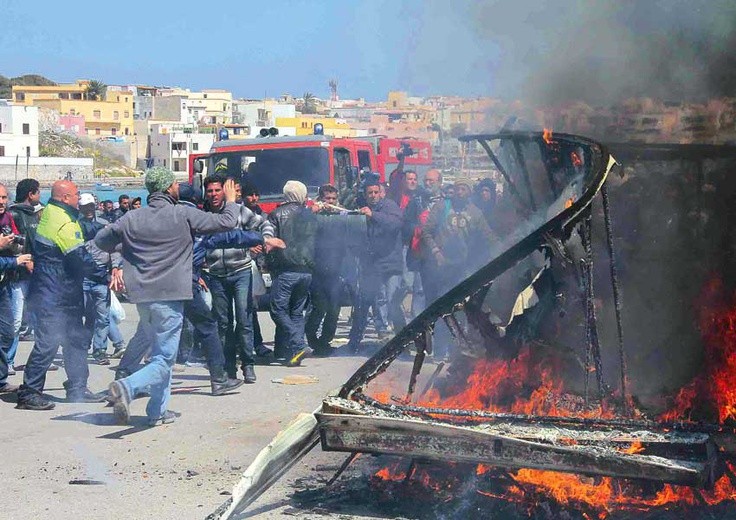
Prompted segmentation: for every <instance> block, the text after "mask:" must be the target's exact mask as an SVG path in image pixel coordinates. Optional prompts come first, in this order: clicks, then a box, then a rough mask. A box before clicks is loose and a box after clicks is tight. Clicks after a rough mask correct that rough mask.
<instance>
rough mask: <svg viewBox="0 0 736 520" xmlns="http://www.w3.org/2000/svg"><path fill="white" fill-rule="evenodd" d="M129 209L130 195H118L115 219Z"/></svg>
mask: <svg viewBox="0 0 736 520" xmlns="http://www.w3.org/2000/svg"><path fill="white" fill-rule="evenodd" d="M129 210H130V196H129V195H126V194H125V193H123V194H122V195H120V196H119V197H118V209H116V210H115V217H114V218H115V220H117V219H119V218H122V217H123V215H125V214H126V213H127V212H128V211H129Z"/></svg>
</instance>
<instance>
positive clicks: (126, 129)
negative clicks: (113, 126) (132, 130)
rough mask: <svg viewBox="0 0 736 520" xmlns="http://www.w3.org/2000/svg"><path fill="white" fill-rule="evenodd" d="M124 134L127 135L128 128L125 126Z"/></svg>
mask: <svg viewBox="0 0 736 520" xmlns="http://www.w3.org/2000/svg"><path fill="white" fill-rule="evenodd" d="M125 135H129V134H128V128H127V127H126V128H125Z"/></svg>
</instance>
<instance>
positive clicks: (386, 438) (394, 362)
mask: <svg viewBox="0 0 736 520" xmlns="http://www.w3.org/2000/svg"><path fill="white" fill-rule="evenodd" d="M461 140H462V141H464V142H466V143H468V145H469V146H470V145H472V146H479V147H481V148H482V149H483V150H484V151H485V152H486V153H487V154H488V156H489V158H490V160H491V162H492V163H493V166H494V168H495V169H496V170H497V172H498V174H499V175H500V176H501V178H502V180H503V189H504V195H505V196H504V197H503V198H502V201H501V203H500V204H499V208H498V215H499V216H498V218H497V222H496V224H495V227H494V229H493V231H494V232H495V233H496V235H497V236H498V237H500V238H499V239H498V241H497V242H496V243H495V244H493V245H492V248H491V250H490V251H489V252H488V256H487V257H484V259H483V260H482V261H478V264H479V265H477V266H473V269H474V272H473V274H471V275H470V276H469V277H467V278H466V279H465V280H463V281H462V282H461V283H459V284H458V285H456V286H455V287H453V288H452V289H450V290H449V291H448V292H446V293H445V294H444V295H443V296H441V297H440V298H438V299H437V300H435V301H434V302H433V303H431V304H430V305H428V306H427V308H426V309H425V310H424V311H423V312H422V313H421V314H420V315H418V316H417V317H416V318H415V319H414V320H413V321H412V322H411V323H409V324H408V325H407V326H406V327H404V328H403V329H402V330H400V331H398V332H397V333H396V335H395V336H394V337H393V338H392V339H391V340H390V341H389V342H388V343H387V344H386V345H385V346H384V347H383V348H381V349H380V350H379V351H378V352H377V353H376V354H375V355H373V356H372V357H371V358H370V359H368V360H367V362H366V363H365V364H364V365H363V366H362V367H361V368H359V369H358V370H357V371H356V372H355V374H353V376H352V377H350V379H349V380H348V381H347V382H346V383H345V384H344V385H343V386H342V387H341V388H340V389H339V391H338V392H336V394H335V395H331V396H329V397H327V398H325V400H324V401H323V403H322V405H321V406H320V407H319V408H318V409H317V410H315V412H314V413H312V414H304V415H303V416H300V418H299V419H297V421H295V422H294V423H293V425H292V426H291V427H289V428H287V429H286V430H284V431H283V432H281V434H280V435H279V436H278V437H277V438H276V439H274V441H273V442H272V443H271V444H270V445H269V446H268V447H266V448H265V449H264V450H263V451H262V452H261V454H260V455H259V456H258V458H257V459H256V461H254V463H253V464H252V465H251V466H250V467H249V468H248V470H246V472H245V473H244V475H243V479H242V480H241V482H240V483H238V484H237V485H236V487H235V488H234V491H233V497H232V498H231V499H230V500H228V502H226V503H225V504H223V505H222V506H221V508H219V509H218V511H216V512H215V513H213V514H212V515H210V517H208V518H231V517H232V515H235V514H237V513H239V512H242V511H243V510H244V509H245V508H246V507H247V506H248V505H249V504H250V503H252V502H253V501H254V500H255V499H256V498H257V497H258V496H259V495H260V494H261V493H263V492H264V491H265V490H266V489H267V488H268V487H269V486H270V485H271V484H272V483H273V482H275V481H276V480H277V479H278V478H280V477H281V476H282V475H283V474H284V473H285V472H286V471H288V469H289V468H290V467H291V466H292V465H293V464H295V463H296V462H297V461H298V460H299V459H300V458H301V457H302V456H304V455H305V454H306V453H307V452H309V451H310V450H311V449H312V448H314V447H315V446H316V445H317V444H321V447H322V449H323V450H324V451H336V452H346V453H349V454H350V455H349V456H348V458H347V459H346V460H345V463H344V464H343V465H342V466H341V467H340V469H339V470H338V471H337V473H336V474H335V476H334V477H333V479H332V481H334V480H335V479H337V478H338V477H339V476H340V474H341V473H342V471H344V470H345V468H347V467H348V465H350V464H351V463H352V462H353V461H354V460H355V458H356V457H357V455H358V454H360V453H372V454H388V455H398V456H401V457H404V458H405V459H406V460H408V461H409V468H408V469H407V470H406V472H405V473H403V474H402V475H404V477H403V478H406V479H409V478H411V475H412V474H413V472H414V470H415V466H416V464H419V463H422V464H433V463H436V464H442V463H448V462H449V463H457V464H465V465H471V466H470V467H474V468H475V472H474V473H476V474H478V475H480V474H488V475H490V476H492V477H493V478H496V479H500V480H502V481H508V484H507V485H506V488H505V491H504V492H503V493H501V494H500V495H499V494H498V493H497V492H495V491H494V494H491V495H490V496H501V495H503V496H504V497H507V498H513V497H514V496H515V495H516V497H517V498H519V497H521V496H528V495H529V489H530V488H533V489H534V490H535V492H541V491H539V490H542V491H543V490H544V489H545V482H546V481H547V480H549V479H552V480H557V481H559V480H560V479H563V478H568V477H567V476H565V474H569V478H571V479H579V478H585V476H592V477H594V478H596V479H598V480H597V483H596V486H597V488H598V489H597V491H596V493H600V489H601V488H605V489H606V490H607V491H606V492H607V493H609V495H606V496H607V500H608V501H609V506H611V507H620V508H622V509H627V508H632V509H637V508H638V507H645V506H649V507H651V506H657V505H663V504H667V503H671V502H678V501H684V502H686V503H696V504H698V503H699V504H715V503H718V502H720V501H722V500H724V499H727V498H731V497H732V496H733V494H734V492H733V489H734V488H733V486H734V485H736V476H735V475H734V473H733V470H732V467H731V465H730V457H731V456H732V455H733V454H734V450H736V442H734V441H735V440H736V437H735V436H734V434H735V433H736V429H734V427H735V426H736V423H734V422H733V418H732V417H731V415H730V413H726V412H723V409H724V408H726V407H729V406H732V405H733V403H732V402H731V401H730V400H728V399H725V400H724V399H719V398H718V397H717V396H715V393H717V392H725V391H730V392H732V391H733V390H732V389H731V390H727V389H724V388H720V387H718V388H710V386H709V385H711V386H712V385H713V383H712V382H713V380H714V377H715V376H714V375H713V370H712V371H711V373H710V374H708V373H706V372H703V373H701V374H699V377H696V378H695V379H694V380H693V382H692V383H691V384H690V385H686V386H685V387H683V388H682V389H681V390H680V392H679V393H678V394H677V396H676V398H675V400H674V403H672V402H667V403H666V404H661V403H660V405H659V409H657V410H655V409H656V408H657V407H656V406H655V407H652V406H643V405H642V403H641V402H640V400H639V398H637V397H636V396H634V395H632V392H631V388H630V386H631V378H630V375H629V370H628V362H627V354H628V353H629V352H630V350H627V346H628V345H627V344H626V343H625V340H626V336H624V327H623V319H622V308H623V306H624V302H623V301H622V291H621V287H620V280H619V278H620V274H619V269H620V267H619V266H618V264H617V248H616V247H615V244H616V238H615V237H616V235H615V229H614V227H615V224H616V220H614V219H612V215H611V213H612V212H611V204H610V201H609V194H608V187H607V183H608V182H615V178H616V177H617V176H618V173H617V170H619V171H622V166H621V165H620V164H618V163H617V161H616V159H614V157H613V156H612V155H611V153H610V152H609V149H608V148H607V147H606V146H604V145H602V144H600V143H597V142H595V141H592V140H590V139H587V138H584V137H579V136H574V135H568V134H558V133H554V134H552V133H551V132H549V131H546V130H545V131H544V132H505V133H499V134H483V135H470V136H465V137H463V138H461ZM594 202H595V203H596V204H594ZM599 246H602V249H603V251H602V252H601V251H600V249H601V247H599ZM601 258H605V259H606V260H607V265H606V263H604V264H602V265H603V268H601V267H600V265H601V263H600V262H599V261H598V260H599V259H601ZM594 260H595V261H594ZM481 264H482V265H481ZM594 267H595V268H596V269H595V271H594ZM603 275H605V276H603ZM601 279H604V280H606V281H607V282H608V285H607V287H603V286H602V285H601V283H600V280H601ZM714 283H716V282H714ZM599 293H600V294H604V296H605V297H606V298H607V299H608V300H610V302H609V305H607V306H603V305H601V297H600V296H599ZM603 312H607V313H608V314H609V315H610V316H608V317H607V319H608V322H609V327H608V328H609V329H612V331H613V332H611V331H610V330H609V331H608V332H607V333H605V334H604V333H602V332H601V328H600V321H601V320H600V319H601V314H602V313H603ZM707 319H711V320H713V319H721V320H725V321H723V322H719V323H721V325H722V326H723V327H730V325H729V324H732V323H733V322H734V319H736V318H734V317H730V318H722V317H719V318H714V317H713V316H712V315H709V317H708V318H707ZM719 326H720V325H719ZM440 329H442V331H443V332H444V336H442V337H446V338H448V339H449V340H450V341H451V342H452V343H453V345H454V347H453V348H452V349H451V355H450V356H449V357H448V358H445V359H435V357H434V356H433V350H434V349H433V347H434V342H436V341H438V339H437V338H438V337H440V336H441V335H440V333H439V330H440ZM719 330H720V329H719ZM728 330H729V331H730V328H728ZM726 333H728V334H736V333H734V332H726ZM715 343H719V340H716V341H715ZM733 344H734V347H736V342H733ZM706 348H708V346H707V345H706ZM715 348H716V349H718V348H721V346H720V345H718V346H716V347H715ZM719 356H720V358H719V359H723V358H724V356H725V355H724V354H723V353H720V354H719ZM724 365H725V363H722V364H721V366H717V367H716V368H715V369H714V370H715V371H716V372H717V371H718V370H721V371H722V370H727V369H728V368H729V367H728V366H724ZM656 370H657V367H656V366H652V367H650V368H649V371H650V372H651V374H652V377H653V378H656V377H657V375H656ZM604 371H605V372H604ZM735 372H736V371H735ZM696 387H697V388H696ZM703 389H705V390H703ZM699 392H700V393H699ZM703 393H705V395H707V396H710V397H713V399H714V401H715V402H716V404H715V405H713V406H712V408H713V410H711V411H710V412H706V413H700V414H697V413H696V414H693V413H692V409H693V407H694V403H695V400H696V399H698V398H699V397H702V396H703ZM716 408H717V410H716ZM643 410H646V411H643ZM581 476H583V477H581ZM612 479H616V481H617V482H619V483H618V484H617V485H616V486H613V485H612V482H613V480H612ZM576 483H577V484H579V485H580V486H586V485H589V484H585V483H584V481H582V480H576ZM637 486H639V487H637ZM682 486H685V487H682ZM644 487H646V489H647V490H648V494H644V493H643V492H641V491H640V488H644ZM614 488H615V489H616V490H617V491H616V492H613V491H611V490H612V489H614ZM634 488H636V490H635V491H630V490H631V489H634ZM627 490H628V491H627ZM478 492H479V493H481V494H482V492H481V491H478ZM581 501H582V502H585V500H584V499H581ZM592 512H594V513H596V514H598V515H599V516H605V513H601V511H600V510H597V509H595V508H593V509H592Z"/></svg>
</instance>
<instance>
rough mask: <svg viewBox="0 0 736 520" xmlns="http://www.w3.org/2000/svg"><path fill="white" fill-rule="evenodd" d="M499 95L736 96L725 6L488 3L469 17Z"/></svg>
mask: <svg viewBox="0 0 736 520" xmlns="http://www.w3.org/2000/svg"><path fill="white" fill-rule="evenodd" d="M470 14H471V19H472V21H471V24H472V26H473V28H474V29H475V31H476V34H477V35H478V37H479V45H489V46H490V45H494V46H496V45H497V46H498V48H499V49H500V57H499V58H498V59H497V60H494V61H495V63H494V64H493V65H490V66H489V71H488V73H489V74H490V75H493V82H494V85H495V87H496V88H495V90H497V93H498V94H499V95H501V96H502V97H507V98H521V99H524V100H526V101H530V102H535V103H542V104H557V103H564V102H571V101H584V102H586V103H589V104H592V105H607V104H611V103H615V102H619V101H622V100H624V99H628V98H631V97H653V98H656V99H660V100H663V101H678V102H679V101H703V100H705V99H708V98H712V97H718V96H733V95H734V93H735V92H736V2H733V1H732V0H647V1H632V2H620V1H610V0H605V1H597V2H595V1H584V0H576V1H559V2H553V1H547V2H506V1H493V2H485V3H482V4H478V5H476V6H475V7H474V8H472V9H471V10H470Z"/></svg>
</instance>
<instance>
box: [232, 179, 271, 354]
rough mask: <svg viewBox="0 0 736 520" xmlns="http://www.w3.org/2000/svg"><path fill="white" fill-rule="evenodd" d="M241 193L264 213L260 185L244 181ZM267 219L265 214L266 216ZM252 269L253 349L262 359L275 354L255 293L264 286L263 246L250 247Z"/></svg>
mask: <svg viewBox="0 0 736 520" xmlns="http://www.w3.org/2000/svg"><path fill="white" fill-rule="evenodd" d="M240 193H241V195H242V197H243V206H245V207H246V208H248V209H249V210H251V211H252V212H253V213H255V214H256V215H258V216H261V215H263V208H261V206H260V205H259V204H258V200H259V199H260V198H261V193H260V191H259V190H258V186H256V185H255V184H252V183H250V182H243V183H242V184H241V187H240ZM264 219H265V216H264ZM250 257H251V261H252V262H253V263H252V264H251V271H252V273H253V280H252V281H253V288H254V290H253V350H254V351H255V353H256V356H258V357H260V358H261V359H262V360H266V359H268V357H269V356H271V355H272V354H273V352H272V351H271V349H269V348H268V347H267V346H266V345H264V344H263V335H262V334H261V324H260V322H259V321H258V307H259V305H258V298H259V296H258V295H256V293H255V287H256V283H259V284H260V285H261V287H263V277H262V276H261V270H262V268H263V267H264V265H265V264H266V257H265V256H264V254H263V250H262V248H257V247H255V248H254V247H252V248H251V249H250ZM256 276H260V277H261V279H260V280H259V281H256Z"/></svg>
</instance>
